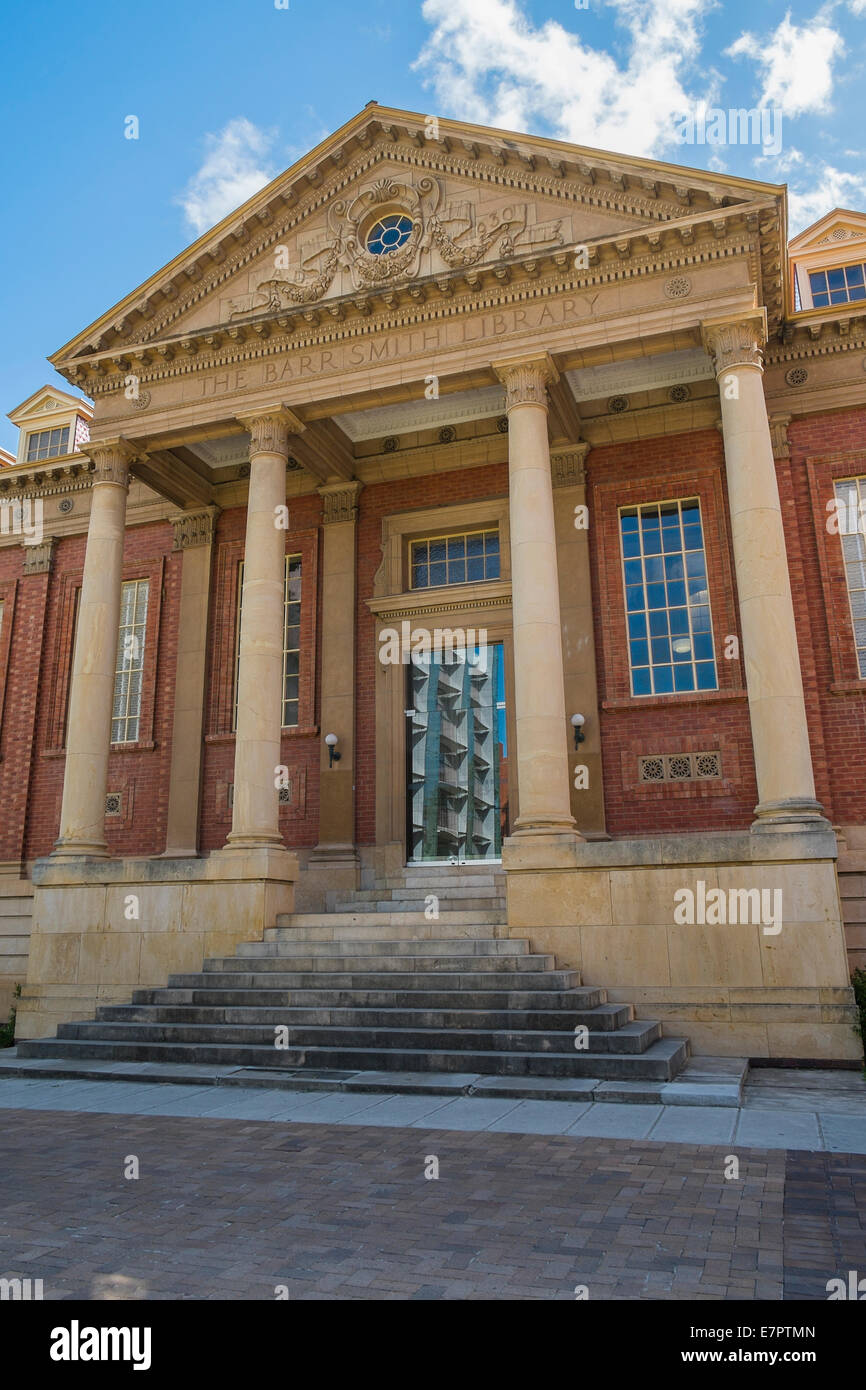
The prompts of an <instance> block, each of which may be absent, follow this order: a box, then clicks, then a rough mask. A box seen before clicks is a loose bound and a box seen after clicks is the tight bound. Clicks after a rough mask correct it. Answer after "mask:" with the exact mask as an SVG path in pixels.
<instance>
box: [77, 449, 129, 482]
mask: <svg viewBox="0 0 866 1390" xmlns="http://www.w3.org/2000/svg"><path fill="white" fill-rule="evenodd" d="M81 448H82V450H83V452H84V453H85V454H87V457H88V458H89V459H90V460H91V462H92V463H93V465H94V470H93V483H94V486H95V485H96V484H97V483H117V484H118V485H119V486H120V487H129V469H130V465H131V464H133V463H134V462H135V460H136V458H138V454H139V451H138V450H137V449H135V448H133V446H132V445H131V444H130V443H129V441H128V440H127V439H101V440H99V441H97V442H93V441H90V442H89V443H87V444H83V445H82V446H81Z"/></svg>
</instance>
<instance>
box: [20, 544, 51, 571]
mask: <svg viewBox="0 0 866 1390" xmlns="http://www.w3.org/2000/svg"><path fill="white" fill-rule="evenodd" d="M22 549H23V551H24V573H25V574H49V573H50V572H51V565H52V562H53V558H54V537H53V536H49V537H48V539H47V540H44V541H42V542H40V544H39V545H25V546H23V547H22Z"/></svg>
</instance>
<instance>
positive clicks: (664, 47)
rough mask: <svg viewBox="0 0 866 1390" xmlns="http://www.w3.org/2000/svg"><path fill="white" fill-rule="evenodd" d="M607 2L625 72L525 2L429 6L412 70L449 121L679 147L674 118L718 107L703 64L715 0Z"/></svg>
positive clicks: (712, 79) (607, 142) (627, 145)
mask: <svg viewBox="0 0 866 1390" xmlns="http://www.w3.org/2000/svg"><path fill="white" fill-rule="evenodd" d="M609 3H610V4H611V6H612V8H613V9H614V10H615V11H616V16H617V19H618V21H619V22H620V23H621V24H622V25H623V26H624V27H625V29H626V31H627V33H628V46H627V54H626V59H625V63H624V65H621V64H620V63H618V62H617V60H616V58H614V57H613V56H612V54H611V53H609V52H607V51H605V50H603V49H594V48H591V47H589V46H588V45H587V44H585V43H584V42H583V41H582V40H581V38H580V36H579V34H577V33H574V32H571V31H569V30H566V29H564V28H563V26H562V25H561V24H559V23H558V22H557V21H555V20H552V19H551V20H547V21H546V22H545V23H544V24H541V25H538V26H536V25H534V24H533V23H532V21H531V20H530V19H529V18H528V17H527V15H526V13H525V11H524V10H523V8H522V6H521V3H520V0H424V4H423V6H422V13H423V16H424V18H425V20H426V21H427V22H428V23H429V24H430V25H431V26H433V32H432V34H431V36H430V38H429V39H428V41H427V43H426V44H425V46H424V48H423V49H422V52H421V54H420V55H419V57H418V59H417V61H416V63H415V67H416V68H418V69H420V70H421V71H422V72H423V73H425V74H426V77H427V83H428V85H430V86H431V87H432V89H433V91H434V93H435V96H436V101H437V103H438V104H439V106H440V107H441V108H442V109H443V110H445V111H447V112H448V114H449V115H456V116H458V117H462V118H463V119H465V120H471V121H475V122H478V123H480V124H484V125H493V126H500V127H502V128H505V129H508V130H518V131H520V130H529V129H532V128H533V126H535V127H537V126H538V125H539V123H541V124H543V125H546V126H547V127H548V128H549V129H550V130H551V131H552V132H553V134H555V135H556V136H558V137H559V138H561V139H564V140H570V141H574V142H575V143H578V144H582V145H590V146H597V147H600V148H603V149H609V150H621V151H625V152H627V153H629V154H635V155H651V154H658V153H659V152H660V151H662V150H663V149H664V148H665V147H666V146H668V145H671V144H672V143H674V134H673V128H674V122H675V119H676V117H677V116H682V115H683V114H684V113H686V112H687V111H692V110H694V109H695V108H696V107H697V106H703V105H710V104H712V102H713V100H714V96H715V88H716V85H717V80H718V79H717V78H716V76H715V74H713V73H712V72H702V70H701V66H700V62H699V59H700V51H701V38H700V25H701V21H702V19H703V16H704V15H705V14H706V13H707V11H708V10H710V9H712V8H714V5H715V0H609ZM578 23H579V20H578ZM687 77H688V79H690V80H691V82H692V83H693V84H694V85H693V90H692V91H688V90H686V88H685V87H684V85H683V83H684V82H685V81H686V79H687ZM695 87H696V88H697V90H695V89H694V88H695Z"/></svg>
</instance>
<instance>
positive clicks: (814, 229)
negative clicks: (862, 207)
mask: <svg viewBox="0 0 866 1390" xmlns="http://www.w3.org/2000/svg"><path fill="white" fill-rule="evenodd" d="M856 242H860V243H863V244H864V245H866V214H864V213H862V212H852V211H850V210H849V209H847V208H834V209H833V211H832V212H828V213H827V214H826V216H824V217H822V218H820V219H819V220H818V221H817V222H813V223H812V226H811V227H807V228H806V229H805V231H802V232H800V234H799V236H795V237H794V238H793V240H792V241H791V242H789V243H788V251H789V253H790V254H791V255H792V256H803V255H805V254H806V253H807V252H811V251H825V250H827V249H828V248H833V247H840V248H841V249H842V250H844V251H847V250H848V248H849V245H851V244H852V243H856Z"/></svg>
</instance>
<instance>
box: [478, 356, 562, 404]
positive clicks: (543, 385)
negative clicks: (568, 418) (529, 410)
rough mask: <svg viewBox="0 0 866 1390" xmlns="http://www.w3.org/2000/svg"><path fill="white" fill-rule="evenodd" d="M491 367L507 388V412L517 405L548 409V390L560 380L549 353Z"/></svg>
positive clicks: (496, 363)
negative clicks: (540, 406) (539, 406)
mask: <svg viewBox="0 0 866 1390" xmlns="http://www.w3.org/2000/svg"><path fill="white" fill-rule="evenodd" d="M490 365H491V367H492V368H493V370H494V372H495V373H496V375H497V376H498V377H499V380H500V381H501V382H502V385H503V386H504V387H505V409H506V412H508V411H510V410H512V409H513V408H514V406H516V405H542V406H544V408H545V409H547V388H548V386H550V385H552V384H553V383H554V382H556V381H558V380H559V372H558V371H557V370H556V367H555V366H554V365H553V361H552V359H551V358H550V357H549V356H548V354H547V353H545V354H544V355H543V356H541V357H527V358H523V359H522V360H521V359H517V360H516V361H506V362H491V364H490Z"/></svg>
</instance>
